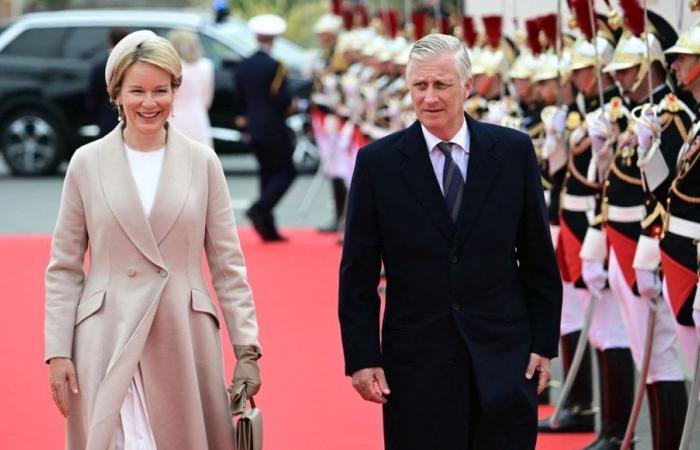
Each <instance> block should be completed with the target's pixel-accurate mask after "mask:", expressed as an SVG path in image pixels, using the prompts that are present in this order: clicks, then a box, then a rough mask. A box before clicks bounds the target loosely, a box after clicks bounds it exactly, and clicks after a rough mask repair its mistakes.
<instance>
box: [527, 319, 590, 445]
mask: <svg viewBox="0 0 700 450" xmlns="http://www.w3.org/2000/svg"><path fill="white" fill-rule="evenodd" d="M579 337H581V332H580V331H574V332H573V333H569V334H565V335H563V336H562V337H561V359H562V365H563V366H564V379H566V376H567V375H568V373H569V368H570V367H571V362H572V360H573V359H574V353H575V352H576V345H577V344H578V340H579ZM592 371H593V367H592V364H591V352H590V346H588V345H586V351H585V352H584V354H583V359H582V360H581V366H580V367H579V370H578V373H577V374H576V378H575V380H574V384H573V386H572V387H571V392H570V393H569V397H568V399H567V400H566V404H565V405H564V408H563V409H562V411H561V413H560V414H559V427H558V428H556V429H554V428H552V427H550V426H549V418H546V419H543V420H540V421H539V424H538V426H537V428H538V431H539V432H540V433H586V432H592V431H594V430H595V423H594V419H595V416H594V414H595V413H594V412H593V411H592V409H591V403H592V402H593V381H592V379H591V378H592V376H591V372H592Z"/></svg>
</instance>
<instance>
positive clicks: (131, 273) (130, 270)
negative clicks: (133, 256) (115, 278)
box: [126, 267, 136, 277]
mask: <svg viewBox="0 0 700 450" xmlns="http://www.w3.org/2000/svg"><path fill="white" fill-rule="evenodd" d="M126 275H127V276H129V277H133V276H135V275H136V269H134V268H133V267H129V268H128V269H126Z"/></svg>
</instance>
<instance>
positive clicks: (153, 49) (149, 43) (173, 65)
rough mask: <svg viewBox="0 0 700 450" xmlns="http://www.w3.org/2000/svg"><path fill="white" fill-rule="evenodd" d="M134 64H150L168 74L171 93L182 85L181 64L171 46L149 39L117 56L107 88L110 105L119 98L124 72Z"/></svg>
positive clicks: (157, 39) (161, 40) (159, 39)
mask: <svg viewBox="0 0 700 450" xmlns="http://www.w3.org/2000/svg"><path fill="white" fill-rule="evenodd" d="M134 63H148V64H152V65H154V66H156V67H158V68H160V69H163V70H165V71H166V72H168V73H169V74H170V80H171V84H170V86H171V87H172V89H173V91H174V90H176V89H177V88H178V87H180V84H182V63H181V62H180V57H179V56H178V55H177V52H176V51H175V49H174V48H173V46H172V44H170V41H168V40H167V39H163V38H162V37H151V38H148V39H146V40H144V41H143V42H141V43H140V44H138V45H136V46H134V47H133V48H130V49H128V50H126V51H125V52H124V53H122V54H121V55H120V56H119V59H118V60H117V62H116V64H115V65H114V71H113V72H112V77H111V78H110V80H109V85H108V86H107V93H108V94H109V99H110V101H111V102H112V103H116V98H117V96H119V91H120V90H121V87H122V83H123V81H124V74H125V73H126V70H127V69H128V68H129V67H131V66H132V65H133V64H134Z"/></svg>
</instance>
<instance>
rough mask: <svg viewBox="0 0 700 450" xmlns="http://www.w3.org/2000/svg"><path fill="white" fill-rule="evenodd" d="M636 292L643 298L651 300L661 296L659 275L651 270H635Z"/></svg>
mask: <svg viewBox="0 0 700 450" xmlns="http://www.w3.org/2000/svg"><path fill="white" fill-rule="evenodd" d="M634 272H635V274H636V277H637V290H638V291H639V295H640V296H641V297H643V298H647V299H649V300H653V299H655V298H657V297H658V296H659V295H661V277H659V273H658V272H656V271H651V270H641V269H636V270H635V271H634Z"/></svg>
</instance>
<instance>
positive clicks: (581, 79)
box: [571, 66, 595, 96]
mask: <svg viewBox="0 0 700 450" xmlns="http://www.w3.org/2000/svg"><path fill="white" fill-rule="evenodd" d="M571 81H572V82H573V83H574V86H576V89H577V90H578V91H580V92H583V95H585V96H589V95H591V94H592V93H593V92H594V91H595V89H593V86H595V72H594V68H593V66H590V67H584V68H582V69H576V70H574V71H573V72H571Z"/></svg>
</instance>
